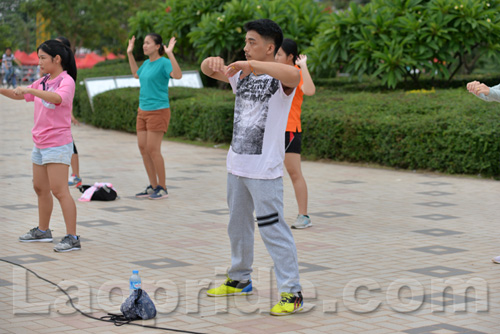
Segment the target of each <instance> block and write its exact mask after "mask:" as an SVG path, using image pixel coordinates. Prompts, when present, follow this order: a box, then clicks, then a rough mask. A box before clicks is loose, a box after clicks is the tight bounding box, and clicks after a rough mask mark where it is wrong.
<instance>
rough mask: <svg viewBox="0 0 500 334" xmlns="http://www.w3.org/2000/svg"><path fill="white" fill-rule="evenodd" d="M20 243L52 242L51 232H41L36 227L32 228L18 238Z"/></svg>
mask: <svg viewBox="0 0 500 334" xmlns="http://www.w3.org/2000/svg"><path fill="white" fill-rule="evenodd" d="M19 241H21V242H52V232H50V230H47V231H45V232H42V231H40V230H39V229H38V227H34V228H32V229H31V230H30V231H29V232H28V233H26V234H24V235H22V236H20V237H19Z"/></svg>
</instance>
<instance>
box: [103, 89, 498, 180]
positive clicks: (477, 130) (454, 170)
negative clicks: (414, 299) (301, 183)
mask: <svg viewBox="0 0 500 334" xmlns="http://www.w3.org/2000/svg"><path fill="white" fill-rule="evenodd" d="M170 93H171V94H170V96H171V102H172V103H171V109H172V118H171V121H170V128H169V131H168V133H167V134H168V136H169V137H182V138H186V139H190V140H201V141H210V142H217V143H221V142H224V143H229V142H230V141H231V137H232V126H233V108H234V95H233V94H232V92H231V91H221V90H216V89H202V90H199V89H189V88H172V89H171V90H170ZM138 101H139V91H138V89H136V88H126V89H120V90H115V91H109V92H106V93H103V94H100V95H98V96H96V97H95V99H94V108H95V110H96V111H95V117H94V119H95V122H94V124H95V125H97V126H102V127H106V128H113V129H118V130H125V131H130V132H134V131H135V117H136V110H137V106H138ZM499 111H500V109H499V108H498V105H497V104H495V103H486V102H483V101H481V100H479V99H478V98H476V97H474V96H472V95H471V94H468V93H467V92H466V91H465V90H464V89H463V88H461V89H449V90H437V91H434V90H432V91H414V92H411V91H410V92H403V91H396V92H392V91H391V92H385V93H369V92H356V93H352V92H346V91H340V90H339V91H336V92H333V91H332V90H330V89H325V88H323V87H318V89H317V93H316V95H315V96H313V97H308V98H306V99H305V100H304V105H303V112H302V129H303V132H304V135H303V155H304V156H306V157H308V158H311V159H331V160H335V161H350V162H370V163H376V164H380V165H384V166H389V167H395V168H404V169H424V170H433V171H440V172H445V173H450V174H482V175H484V176H494V177H499V176H500V128H499V127H498V124H500V112H499Z"/></svg>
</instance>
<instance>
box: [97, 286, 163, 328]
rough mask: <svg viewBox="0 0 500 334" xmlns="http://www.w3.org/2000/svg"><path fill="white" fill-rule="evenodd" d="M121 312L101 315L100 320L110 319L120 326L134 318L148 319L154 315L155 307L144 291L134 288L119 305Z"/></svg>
mask: <svg viewBox="0 0 500 334" xmlns="http://www.w3.org/2000/svg"><path fill="white" fill-rule="evenodd" d="M120 311H121V312H122V313H123V314H112V313H108V315H106V316H104V317H101V319H102V320H105V321H111V322H113V323H114V324H115V325H116V326H122V325H126V324H128V323H130V322H131V321H134V320H148V319H153V318H154V317H156V307H155V304H154V303H153V301H152V300H151V298H149V295H148V294H147V292H146V291H144V290H142V289H138V290H134V292H133V293H131V294H130V296H128V298H127V299H126V300H125V301H124V302H123V304H122V306H121V307H120Z"/></svg>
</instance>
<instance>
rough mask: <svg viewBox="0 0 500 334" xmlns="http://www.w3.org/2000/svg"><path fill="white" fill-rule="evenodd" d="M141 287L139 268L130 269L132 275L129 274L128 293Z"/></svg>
mask: <svg viewBox="0 0 500 334" xmlns="http://www.w3.org/2000/svg"><path fill="white" fill-rule="evenodd" d="M139 289H141V277H140V276H139V270H134V271H132V276H130V294H132V293H133V292H134V290H139Z"/></svg>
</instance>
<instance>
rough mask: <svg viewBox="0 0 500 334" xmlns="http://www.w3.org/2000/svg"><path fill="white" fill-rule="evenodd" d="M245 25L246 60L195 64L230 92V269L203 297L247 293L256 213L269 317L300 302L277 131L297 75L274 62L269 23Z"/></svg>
mask: <svg viewBox="0 0 500 334" xmlns="http://www.w3.org/2000/svg"><path fill="white" fill-rule="evenodd" d="M244 28H245V30H246V37H245V48H244V51H245V56H246V58H247V60H246V61H237V62H234V63H232V64H230V65H228V66H226V65H225V63H224V60H223V59H222V58H220V57H209V58H207V59H205V60H204V61H203V63H202V64H201V70H202V71H203V73H204V74H206V75H208V76H209V77H212V78H215V79H217V80H220V81H224V82H228V83H230V84H231V87H232V89H233V92H234V93H235V95H236V99H235V105H234V127H233V138H232V142H231V147H230V148H229V152H228V154H227V171H228V180H227V201H228V205H229V211H230V218H229V226H228V234H229V239H230V243H231V268H230V269H229V270H228V278H227V279H226V281H225V282H224V283H223V284H222V285H221V286H219V287H217V288H214V289H210V290H208V291H207V294H208V295H209V296H213V297H220V296H228V295H247V294H251V293H252V281H251V279H250V278H251V276H250V275H251V273H252V264H253V247H254V230H255V219H254V212H255V215H256V218H257V225H258V227H259V232H260V234H261V237H262V240H263V241H264V243H265V245H266V248H267V250H268V252H269V254H270V255H271V257H272V259H273V261H274V268H275V272H276V280H277V283H278V290H279V292H280V294H281V300H280V302H279V303H278V304H276V305H275V306H274V307H273V308H272V309H271V314H272V315H288V314H291V313H295V312H297V311H300V310H301V309H302V306H303V299H302V294H301V286H300V282H299V268H298V259H297V249H296V246H295V242H294V240H293V236H292V233H291V230H290V228H289V227H288V226H287V224H286V223H285V220H284V218H283V160H284V157H285V145H284V141H285V138H284V136H283V133H284V132H285V128H286V124H287V120H288V112H289V110H290V106H291V104H292V100H293V96H294V94H295V87H297V85H298V84H299V82H300V74H299V70H298V69H296V68H294V67H292V66H288V65H285V64H278V63H276V62H275V59H274V57H275V54H276V52H277V51H278V49H279V47H280V45H281V43H282V41H283V33H282V31H281V28H280V27H279V26H278V25H277V24H276V23H275V22H273V21H271V20H268V19H260V20H256V21H251V22H248V23H247V24H245V26H244Z"/></svg>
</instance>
